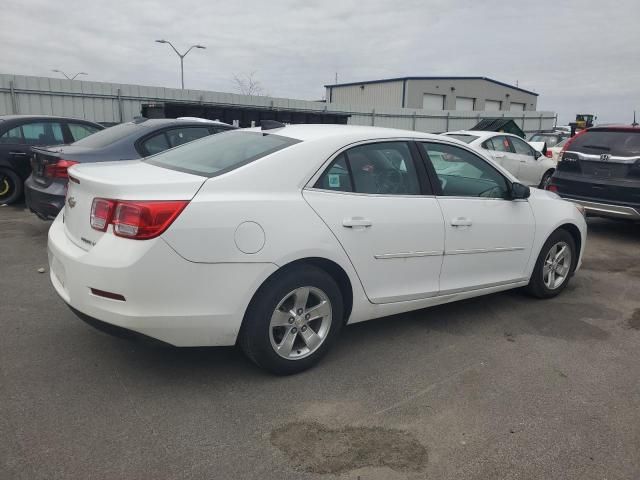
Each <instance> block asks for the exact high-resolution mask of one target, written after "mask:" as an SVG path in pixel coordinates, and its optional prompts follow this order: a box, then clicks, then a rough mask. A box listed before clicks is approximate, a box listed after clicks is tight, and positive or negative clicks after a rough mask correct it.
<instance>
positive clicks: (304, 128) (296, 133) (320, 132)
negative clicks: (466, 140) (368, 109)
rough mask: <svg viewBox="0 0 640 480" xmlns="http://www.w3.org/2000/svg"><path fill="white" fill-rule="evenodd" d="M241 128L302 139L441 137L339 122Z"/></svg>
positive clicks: (438, 138)
mask: <svg viewBox="0 0 640 480" xmlns="http://www.w3.org/2000/svg"><path fill="white" fill-rule="evenodd" d="M242 130H244V131H249V132H263V133H270V134H273V135H282V136H285V137H289V138H295V139H296V140H302V141H310V140H321V139H324V138H340V137H348V138H349V140H351V141H359V140H370V139H380V138H424V139H431V140H440V139H441V138H442V137H440V136H439V135H436V134H434V133H424V132H417V131H414V130H400V129H395V128H384V127H367V126H361V125H340V124H295V125H285V126H284V127H280V128H272V129H268V130H262V129H261V128H260V127H254V128H245V129H242Z"/></svg>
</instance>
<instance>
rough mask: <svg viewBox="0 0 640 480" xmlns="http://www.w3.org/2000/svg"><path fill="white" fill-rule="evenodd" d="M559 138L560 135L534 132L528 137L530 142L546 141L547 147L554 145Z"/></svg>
mask: <svg viewBox="0 0 640 480" xmlns="http://www.w3.org/2000/svg"><path fill="white" fill-rule="evenodd" d="M560 140H561V137H560V135H555V134H552V133H549V134H545V133H536V134H535V135H532V136H531V138H530V139H529V141H530V142H546V144H547V147H555V146H556V145H557V144H558V142H559V141H560Z"/></svg>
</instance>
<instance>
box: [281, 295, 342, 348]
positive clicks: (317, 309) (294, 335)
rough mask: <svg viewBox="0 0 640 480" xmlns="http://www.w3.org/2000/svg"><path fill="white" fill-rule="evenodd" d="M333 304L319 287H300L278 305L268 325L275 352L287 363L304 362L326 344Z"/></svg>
mask: <svg viewBox="0 0 640 480" xmlns="http://www.w3.org/2000/svg"><path fill="white" fill-rule="evenodd" d="M331 312H332V308H331V301H330V300H329V297H328V295H327V294H326V293H325V292H323V291H322V290H320V289H319V288H316V287H299V288H296V289H295V290H293V291H291V292H289V293H288V294H287V295H285V296H284V298H283V299H282V300H280V302H279V303H278V306H277V307H276V309H275V310H274V312H273V314H272V315H271V321H270V323H269V340H270V341H271V346H272V347H273V350H274V351H275V352H276V353H277V354H278V355H279V356H281V357H282V358H286V359H287V360H298V359H301V358H305V357H307V356H309V355H311V354H312V353H314V352H315V351H316V350H318V349H319V348H320V346H321V345H322V344H323V343H324V341H325V339H326V338H327V335H328V334H329V329H330V328H331V320H332V318H331V317H332V313H331Z"/></svg>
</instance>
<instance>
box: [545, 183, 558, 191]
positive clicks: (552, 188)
mask: <svg viewBox="0 0 640 480" xmlns="http://www.w3.org/2000/svg"><path fill="white" fill-rule="evenodd" d="M546 190H549V191H550V192H555V193H558V186H557V185H552V184H549V185H547V187H546Z"/></svg>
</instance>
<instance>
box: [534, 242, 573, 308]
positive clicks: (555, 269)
mask: <svg viewBox="0 0 640 480" xmlns="http://www.w3.org/2000/svg"><path fill="white" fill-rule="evenodd" d="M577 255H578V254H577V252H576V246H575V242H574V240H573V237H572V236H571V234H569V232H567V231H566V230H556V231H555V232H553V233H552V234H551V236H550V237H549V238H548V239H547V241H546V242H545V244H544V246H543V247H542V250H541V251H540V255H538V260H537V261H536V266H535V268H534V269H533V274H532V275H531V279H530V280H529V285H527V287H526V289H527V291H528V292H529V293H531V294H532V295H533V296H536V297H538V298H551V297H555V296H556V295H558V294H559V293H560V292H562V290H564V289H565V287H566V286H567V284H568V283H569V278H570V277H571V273H572V272H573V266H574V264H575V262H576V261H577V258H578V257H577Z"/></svg>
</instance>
